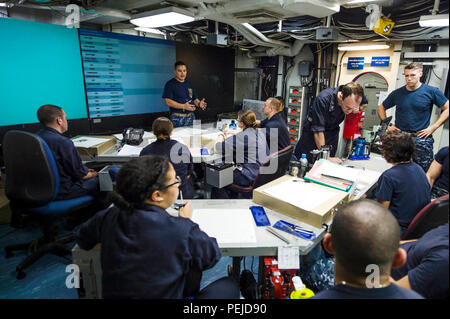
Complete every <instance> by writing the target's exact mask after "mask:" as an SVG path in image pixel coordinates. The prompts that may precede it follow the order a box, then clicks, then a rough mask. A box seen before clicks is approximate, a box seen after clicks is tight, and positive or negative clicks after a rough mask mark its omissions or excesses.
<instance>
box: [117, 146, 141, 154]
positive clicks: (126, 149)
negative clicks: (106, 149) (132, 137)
mask: <svg viewBox="0 0 450 319" xmlns="http://www.w3.org/2000/svg"><path fill="white" fill-rule="evenodd" d="M142 149H143V147H139V146H133V145H128V144H125V145H124V146H123V147H122V149H121V150H120V151H119V153H117V155H118V156H139V154H141V151H142Z"/></svg>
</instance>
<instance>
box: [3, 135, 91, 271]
mask: <svg viewBox="0 0 450 319" xmlns="http://www.w3.org/2000/svg"><path fill="white" fill-rule="evenodd" d="M3 157H4V161H5V166H6V183H5V193H6V196H7V197H8V199H9V200H10V207H11V211H12V215H13V216H20V215H22V214H27V215H29V216H30V217H35V218H36V219H37V220H38V221H39V223H40V224H41V226H42V227H43V236H42V237H41V238H39V239H37V240H35V241H33V242H31V243H24V244H18V245H13V246H8V247H5V251H6V257H7V258H9V257H12V256H13V254H12V251H14V250H28V252H29V253H30V252H31V254H30V255H29V256H28V257H27V258H25V260H23V261H22V262H21V263H20V264H19V265H18V266H17V267H16V272H17V279H22V278H24V277H25V272H24V269H25V268H26V267H28V266H29V265H31V264H32V263H33V262H35V261H36V260H37V259H39V258H40V257H41V256H43V255H44V254H46V253H53V254H56V255H59V256H64V255H67V254H71V249H70V247H69V246H68V245H66V244H68V243H70V242H71V241H73V240H74V237H73V234H71V233H70V234H69V235H65V236H62V237H59V238H57V237H56V234H55V227H54V223H53V222H54V220H55V219H56V218H58V217H60V216H62V215H66V214H68V213H70V212H72V211H74V210H77V209H80V208H84V207H86V206H88V205H90V204H91V203H93V200H94V198H93V197H92V196H82V197H79V198H74V199H69V200H58V201H55V197H56V195H57V194H58V189H59V174H58V168H57V166H56V162H55V160H54V158H53V155H52V152H51V151H50V149H49V147H48V145H47V143H45V141H44V140H42V139H41V138H40V137H39V136H37V135H35V134H31V133H28V132H23V131H16V130H12V131H8V132H7V133H6V134H5V136H4V139H3Z"/></svg>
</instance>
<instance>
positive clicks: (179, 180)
mask: <svg viewBox="0 0 450 319" xmlns="http://www.w3.org/2000/svg"><path fill="white" fill-rule="evenodd" d="M175 184H181V178H180V176H177V177H176V181H175V182H173V183H171V184H169V185H166V186H164V187H163V188H161V190H163V189H166V188H169V187H170V186H173V185H175Z"/></svg>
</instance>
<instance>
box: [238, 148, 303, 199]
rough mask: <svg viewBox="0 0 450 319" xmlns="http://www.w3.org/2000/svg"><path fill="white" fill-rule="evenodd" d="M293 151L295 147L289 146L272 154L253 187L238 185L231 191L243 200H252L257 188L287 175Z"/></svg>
mask: <svg viewBox="0 0 450 319" xmlns="http://www.w3.org/2000/svg"><path fill="white" fill-rule="evenodd" d="M293 151H294V147H293V146H292V145H289V146H287V147H285V148H283V149H282V150H279V151H278V152H276V153H273V154H270V155H269V157H268V158H267V159H266V161H265V162H264V163H263V165H261V167H260V169H259V172H258V175H257V176H256V178H255V180H254V181H253V184H252V185H250V186H247V187H245V186H240V185H237V184H231V185H230V186H229V189H231V190H232V191H233V192H235V193H238V194H239V195H240V196H241V197H242V198H247V199H251V198H252V195H253V190H254V189H255V188H258V187H260V186H262V185H264V184H267V183H269V182H271V181H273V180H275V179H277V178H279V177H281V176H283V175H285V174H286V171H287V169H288V167H289V162H290V161H291V157H292V152H293ZM274 166H275V167H276V169H275V171H273V172H270V170H271V169H270V168H271V167H274ZM267 171H269V172H267Z"/></svg>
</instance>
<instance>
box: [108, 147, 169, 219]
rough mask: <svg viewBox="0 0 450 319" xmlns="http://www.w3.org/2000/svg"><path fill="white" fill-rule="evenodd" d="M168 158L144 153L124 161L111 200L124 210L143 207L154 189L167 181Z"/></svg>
mask: <svg viewBox="0 0 450 319" xmlns="http://www.w3.org/2000/svg"><path fill="white" fill-rule="evenodd" d="M169 169H170V163H169V160H168V159H167V158H166V157H164V156H159V155H145V156H141V157H138V158H134V159H132V160H130V161H128V162H126V163H125V164H124V165H123V166H122V167H121V168H120V170H119V173H118V174H117V178H116V189H115V191H114V192H113V193H111V195H110V196H111V200H112V202H113V203H114V204H115V205H116V206H118V207H119V208H122V209H124V210H132V209H133V208H140V207H143V206H144V204H145V200H147V199H148V198H149V197H150V196H151V195H152V194H153V192H154V191H156V190H161V189H163V188H164V186H165V185H166V183H167V172H168V171H169Z"/></svg>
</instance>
